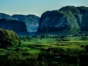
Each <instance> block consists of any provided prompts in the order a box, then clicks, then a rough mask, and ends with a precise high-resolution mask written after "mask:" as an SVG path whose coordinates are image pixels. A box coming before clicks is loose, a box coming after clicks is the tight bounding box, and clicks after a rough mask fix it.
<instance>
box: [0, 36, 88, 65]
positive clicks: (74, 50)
mask: <svg viewBox="0 0 88 66" xmlns="http://www.w3.org/2000/svg"><path fill="white" fill-rule="evenodd" d="M29 39H30V40H29ZM0 59H1V60H0V63H1V66H3V64H4V66H5V64H6V65H7V64H9V65H10V64H11V65H10V66H14V64H15V66H20V65H23V66H25V65H28V66H29V65H30V66H85V65H86V66H88V64H87V62H88V61H87V60H86V59H88V40H87V39H86V40H82V39H81V36H77V37H76V36H75V37H65V38H63V39H62V38H55V37H54V38H53V37H48V38H41V37H35V38H34V37H31V38H30V37H29V38H28V37H27V38H25V39H22V38H21V44H20V45H18V46H14V47H9V48H7V49H2V48H0ZM2 61H3V62H2ZM6 61H9V62H8V63H6ZM14 61H15V62H14Z"/></svg>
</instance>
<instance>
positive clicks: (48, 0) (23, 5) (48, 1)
mask: <svg viewBox="0 0 88 66" xmlns="http://www.w3.org/2000/svg"><path fill="white" fill-rule="evenodd" d="M64 6H86V7H88V0H0V13H6V14H9V15H13V14H24V15H28V14H35V15H37V16H41V15H42V14H43V13H44V12H45V11H48V10H49V11H51V10H58V9H60V8H61V7H64Z"/></svg>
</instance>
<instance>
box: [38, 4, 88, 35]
mask: <svg viewBox="0 0 88 66" xmlns="http://www.w3.org/2000/svg"><path fill="white" fill-rule="evenodd" d="M87 19H88V7H83V6H82V7H74V6H65V7H62V8H61V9H59V10H54V11H46V12H45V13H43V14H42V16H41V18H40V22H39V28H38V33H53V32H56V33H58V34H66V35H67V34H73V35H74V34H79V33H83V32H88V20H87Z"/></svg>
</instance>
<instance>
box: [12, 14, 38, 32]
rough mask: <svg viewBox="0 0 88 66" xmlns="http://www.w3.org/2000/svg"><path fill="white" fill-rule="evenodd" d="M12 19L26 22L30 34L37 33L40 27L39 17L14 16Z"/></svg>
mask: <svg viewBox="0 0 88 66" xmlns="http://www.w3.org/2000/svg"><path fill="white" fill-rule="evenodd" d="M12 18H14V19H16V20H19V21H21V22H24V23H25V25H26V28H27V31H28V32H36V31H37V29H38V26H39V17H38V16H35V15H13V16H12Z"/></svg>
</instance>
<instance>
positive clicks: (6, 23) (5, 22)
mask: <svg viewBox="0 0 88 66" xmlns="http://www.w3.org/2000/svg"><path fill="white" fill-rule="evenodd" d="M39 19H40V17H38V16H35V15H31V14H30V15H19V14H14V15H12V16H10V15H7V14H4V13H0V28H3V29H8V30H13V31H15V32H16V33H17V34H18V35H30V33H31V32H33V33H34V32H36V31H37V29H38V26H39Z"/></svg>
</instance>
